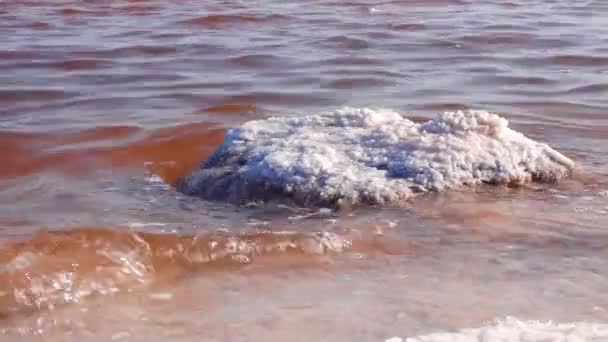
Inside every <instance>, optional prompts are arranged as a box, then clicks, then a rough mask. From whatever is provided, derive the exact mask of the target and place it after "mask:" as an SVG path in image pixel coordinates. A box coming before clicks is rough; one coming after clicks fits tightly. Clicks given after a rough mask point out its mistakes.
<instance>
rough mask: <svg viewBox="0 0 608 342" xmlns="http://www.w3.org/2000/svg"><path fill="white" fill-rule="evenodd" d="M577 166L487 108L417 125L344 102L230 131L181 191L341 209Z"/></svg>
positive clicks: (556, 173) (534, 177) (553, 176)
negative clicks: (334, 107) (325, 110)
mask: <svg viewBox="0 0 608 342" xmlns="http://www.w3.org/2000/svg"><path fill="white" fill-rule="evenodd" d="M573 167H574V162H573V161H572V160H570V159H569V158H567V157H565V156H564V155H562V154H560V153H559V152H557V151H555V150H554V149H552V148H551V147H549V146H548V145H546V144H543V143H539V142H536V141H533V140H531V139H529V138H527V137H525V136H524V135H523V134H521V133H519V132H516V131H514V130H512V129H510V128H509V127H508V122H507V120H505V119H503V118H501V117H499V116H498V115H495V114H491V113H488V112H485V111H474V110H471V111H464V112H463V111H458V112H446V113H443V114H441V115H439V116H438V117H437V118H436V119H434V120H431V121H428V122H426V123H422V124H419V123H415V122H413V121H410V120H408V119H406V118H403V117H402V116H401V115H400V114H399V113H397V112H394V111H391V110H372V109H367V108H362V109H358V108H349V107H346V108H342V109H338V110H336V111H334V112H328V113H322V114H318V115H309V116H303V117H275V118H270V119H267V120H259V121H252V122H248V123H246V124H244V125H243V126H241V127H239V128H236V129H233V130H230V131H229V132H228V133H227V134H226V137H225V140H224V143H223V144H222V145H221V146H220V147H219V148H218V149H217V150H216V151H215V152H214V153H213V154H212V156H211V157H210V158H209V159H208V160H207V161H205V162H203V164H202V165H201V167H200V168H199V169H197V170H195V171H194V172H192V173H191V174H190V175H188V176H187V177H186V178H185V179H184V181H183V182H182V184H181V189H182V190H183V191H184V192H185V193H188V194H192V195H198V196H202V197H204V198H209V199H221V200H228V201H232V202H236V203H244V202H247V201H250V200H252V199H253V200H269V199H274V198H277V197H283V198H290V199H291V200H293V201H294V202H296V203H299V204H302V205H308V206H319V205H329V206H337V207H340V206H342V205H349V204H358V203H373V204H383V203H398V202H401V201H404V200H408V199H411V198H412V197H414V196H416V195H417V194H420V193H425V192H428V191H441V190H445V189H450V188H455V187H460V186H463V185H477V184H481V183H491V184H509V185H514V184H515V185H517V184H522V183H525V182H529V181H539V182H554V181H558V180H559V179H560V178H562V177H563V176H564V175H567V174H568V173H569V172H570V171H571V170H572V168H573Z"/></svg>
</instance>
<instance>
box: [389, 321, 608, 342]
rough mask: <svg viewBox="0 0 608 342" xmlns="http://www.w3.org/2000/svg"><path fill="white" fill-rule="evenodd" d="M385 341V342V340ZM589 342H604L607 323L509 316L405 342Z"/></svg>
mask: <svg viewBox="0 0 608 342" xmlns="http://www.w3.org/2000/svg"><path fill="white" fill-rule="evenodd" d="M387 341H388V340H387ZM482 341H483V342H507V341H508V342H591V341H598V342H599V341H608V324H599V323H569V324H554V323H551V322H548V323H543V322H536V321H528V322H523V321H519V320H517V319H515V318H512V317H509V318H507V319H505V320H504V321H500V322H497V323H495V324H492V325H489V326H485V327H482V328H478V329H463V330H459V331H454V332H442V333H434V334H430V335H425V336H419V337H411V338H407V339H405V342H482Z"/></svg>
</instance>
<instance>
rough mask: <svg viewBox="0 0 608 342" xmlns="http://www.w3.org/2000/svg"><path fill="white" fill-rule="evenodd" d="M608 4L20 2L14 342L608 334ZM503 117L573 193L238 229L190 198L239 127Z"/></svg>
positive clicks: (289, 215) (0, 115) (10, 111)
mask: <svg viewBox="0 0 608 342" xmlns="http://www.w3.org/2000/svg"><path fill="white" fill-rule="evenodd" d="M607 99H608V2H604V1H600V0H595V1H594V0H585V1H578V2H570V1H547V0H537V1H536V0H535V1H523V0H521V1H520V0H512V1H499V0H495V1H494V0H409V1H386V2H374V1H367V0H355V1H328V0H318V1H316V0H315V1H310V2H306V3H303V2H301V1H271V0H268V1H266V0H264V1H236V0H234V1H233V0H227V1H208V2H200V1H187V0H158V1H152V0H150V1H147V0H138V1H136V0H130V1H88V0H86V1H85V0H78V1H58V2H56V1H49V0H39V1H33V0H32V1H25V0H24V1H10V0H9V1H2V2H0V146H2V147H3V152H4V154H3V155H4V158H3V161H2V163H1V164H0V244H1V245H0V318H1V320H0V334H2V338H1V339H2V341H5V340H6V341H21V340H24V341H30V340H32V339H34V338H40V339H41V340H44V341H65V340H74V341H80V340H82V339H83V338H88V339H90V340H99V341H107V340H128V341H155V340H158V341H169V340H170V341H194V340H208V341H241V340H243V341H248V340H261V339H263V340H273V341H274V340H277V341H278V340H284V339H287V340H290V341H300V340H301V341H311V340H312V341H314V340H327V341H346V340H377V341H382V340H384V339H385V338H387V337H390V336H396V335H398V336H414V335H418V334H423V333H428V332H432V331H437V330H439V331H443V330H447V329H457V328H464V327H477V326H480V325H483V324H484V323H486V322H487V321H489V320H492V319H494V318H501V317H505V316H516V317H519V318H521V319H540V320H555V321H564V322H573V321H590V322H608V301H607V300H606V296H605V293H606V290H608V268H607V267H606V264H607V262H608V254H607V250H608V249H607V247H608V231H607V230H606V229H607V228H606V227H608V219H607V215H608V181H607V178H606V176H607V175H608V168H607V167H606V165H607V163H608V147H607V146H608V100H607ZM342 105H349V106H371V107H387V108H393V109H397V110H400V111H402V112H403V113H404V115H405V116H408V117H410V118H414V119H427V118H430V117H432V116H433V115H434V114H436V113H437V112H440V111H444V110H454V109H463V108H482V109H486V110H489V111H492V112H496V113H499V114H500V115H502V116H504V117H506V118H508V119H509V120H510V122H511V125H512V126H513V127H514V128H516V129H518V130H520V131H522V132H524V133H525V134H526V135H528V136H530V137H532V138H534V139H537V140H541V141H545V142H547V143H549V144H551V145H552V146H554V147H555V148H556V149H558V150H560V151H562V152H564V153H566V154H567V155H569V156H571V157H572V158H574V159H575V161H576V162H577V164H578V165H579V170H578V172H577V174H576V175H575V176H574V177H572V178H571V179H569V180H567V181H565V182H564V183H562V184H560V185H558V186H555V187H549V188H547V187H542V188H535V187H528V188H523V189H503V188H493V187H489V188H481V189H476V190H475V191H473V190H471V191H467V192H452V193H446V194H437V195H430V196H427V197H425V198H422V199H420V200H416V201H414V202H412V203H411V204H410V205H409V206H408V207H407V208H361V209H357V210H355V211H353V212H345V213H338V214H335V213H328V212H325V211H322V212H311V211H309V210H305V209H302V208H287V207H277V208H274V207H273V208H265V209H259V208H236V207H232V206H230V205H224V204H221V203H208V202H205V201H201V200H198V199H195V198H188V197H186V196H184V195H181V194H179V193H178V192H176V191H174V190H173V188H172V186H171V185H172V184H174V183H175V182H176V181H177V180H178V179H179V178H180V177H182V176H183V175H185V174H186V173H187V172H188V171H190V170H192V169H194V168H195V167H196V166H197V165H198V164H199V162H200V161H201V160H203V159H204V158H205V157H206V156H207V155H208V154H209V153H210V152H211V151H212V150H213V148H214V147H215V146H217V145H218V144H219V143H220V142H221V141H222V139H223V133H224V131H225V129H226V128H229V127H234V126H236V125H238V124H240V123H243V122H246V121H248V120H252V119H260V118H264V117H268V116H271V115H299V114H304V113H316V112H320V111H324V110H328V109H333V108H335V107H339V106H342Z"/></svg>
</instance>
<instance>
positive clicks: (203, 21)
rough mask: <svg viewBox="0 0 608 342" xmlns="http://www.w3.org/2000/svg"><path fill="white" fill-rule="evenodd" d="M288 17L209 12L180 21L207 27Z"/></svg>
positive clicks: (257, 22) (277, 19) (263, 21)
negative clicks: (208, 13)
mask: <svg viewBox="0 0 608 342" xmlns="http://www.w3.org/2000/svg"><path fill="white" fill-rule="evenodd" d="M287 18H288V17H286V16H283V15H261V16H256V15H245V14H242V15H238V14H210V15H205V16H201V17H197V18H191V19H186V20H183V21H181V22H180V24H184V25H195V26H201V27H207V28H213V27H218V26H225V25H233V24H247V23H250V24H260V23H267V22H273V23H274V22H276V21H279V20H285V19H287Z"/></svg>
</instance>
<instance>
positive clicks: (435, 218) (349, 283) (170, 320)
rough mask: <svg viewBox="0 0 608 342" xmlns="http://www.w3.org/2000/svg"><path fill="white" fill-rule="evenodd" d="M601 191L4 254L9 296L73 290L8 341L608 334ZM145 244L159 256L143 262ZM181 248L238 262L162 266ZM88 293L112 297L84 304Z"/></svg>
mask: <svg viewBox="0 0 608 342" xmlns="http://www.w3.org/2000/svg"><path fill="white" fill-rule="evenodd" d="M598 184H601V183H599V182H593V183H592V185H588V184H586V183H585V181H584V180H580V179H571V180H568V181H566V182H564V183H562V184H560V185H559V186H557V187H552V188H547V187H542V188H540V187H539V188H525V189H509V188H502V187H499V188H495V187H488V188H480V189H477V190H476V191H463V192H459V191H454V192H449V193H445V194H436V195H430V196H427V197H424V198H421V199H420V200H419V201H415V202H412V203H410V205H409V206H407V207H401V208H384V209H378V208H368V209H366V208H360V209H355V210H353V211H350V212H341V213H332V212H328V211H325V210H319V211H312V212H311V211H306V210H304V209H298V208H287V207H283V206H278V207H277V208H274V209H269V208H250V209H240V211H245V212H246V214H243V215H244V216H243V217H240V218H239V217H237V216H235V215H229V216H230V217H229V219H227V221H226V219H223V220H224V221H221V220H222V219H221V218H218V220H220V221H221V222H223V224H222V225H223V227H224V228H221V229H218V230H215V231H213V230H211V229H210V228H209V227H202V228H201V227H199V228H198V229H197V228H196V227H190V228H182V230H178V231H172V230H170V229H168V228H170V225H163V224H160V223H154V222H148V223H145V222H141V223H138V224H135V223H132V224H131V226H130V227H110V228H81V229H73V228H72V229H69V230H68V231H66V232H61V231H59V232H53V230H51V232H49V233H39V234H38V235H36V236H34V237H33V238H30V237H23V236H22V237H20V238H18V240H19V241H21V242H14V241H13V240H14V238H11V239H8V240H5V242H4V246H5V247H6V248H5V249H4V251H5V252H6V251H10V253H12V254H10V253H9V255H7V254H6V253H5V254H3V255H4V256H3V258H9V259H10V260H12V261H13V262H12V264H11V265H13V266H15V265H16V266H15V267H16V268H13V269H11V270H8V269H7V268H6V267H4V268H3V270H2V274H1V275H2V276H3V277H8V278H5V279H9V282H8V284H11V285H10V286H12V288H11V287H9V288H6V289H2V290H3V292H4V295H6V293H10V292H11V290H15V289H16V288H17V285H16V284H18V282H17V281H18V280H19V279H21V280H23V279H25V282H26V285H27V286H29V288H30V289H31V288H32V284H41V283H40V282H38V283H35V282H33V279H34V280H35V279H36V277H42V278H41V279H47V280H48V279H50V278H49V276H50V275H52V274H58V272H60V273H61V272H63V273H70V272H71V274H72V276H73V277H74V278H72V279H74V280H73V282H68V284H69V286H66V285H65V284H64V285H62V286H59V287H57V286H55V287H56V288H55V290H53V289H52V288H53V283H52V282H50V283H48V282H47V283H44V282H43V283H44V284H51V285H50V287H48V288H46V289H44V290H42V291H39V292H35V291H31V292H30V295H31V294H34V297H36V296H37V298H43V297H44V298H47V299H48V298H55V300H56V303H54V304H53V305H50V306H49V305H48V303H49V302H44V300H43V301H42V302H39V303H42V304H44V305H38V306H37V305H36V304H28V302H27V301H25V302H24V301H19V300H17V301H16V304H15V305H16V306H15V307H16V308H17V309H16V310H13V311H9V312H4V319H3V320H2V321H1V322H0V333H1V334H2V335H3V337H4V339H3V340H6V341H22V340H27V341H31V340H35V339H36V338H38V339H39V340H44V341H69V340H74V341H76V340H82V338H87V339H88V340H91V341H109V340H118V341H120V340H124V341H195V340H201V339H203V340H205V341H250V340H260V339H262V340H267V341H279V340H281V341H282V340H290V341H311V340H318V341H352V340H359V341H361V340H365V341H368V340H369V341H384V340H386V339H388V338H391V337H396V336H401V337H404V338H405V337H413V336H424V335H427V334H431V333H436V332H445V331H453V330H460V329H465V328H478V327H484V326H488V325H491V324H493V323H492V322H494V321H495V320H497V319H498V320H507V322H509V321H508V320H509V319H510V318H508V317H511V316H512V317H517V319H519V320H522V321H528V320H532V321H537V320H538V321H541V322H549V321H552V322H557V323H560V322H563V323H572V322H589V323H601V322H607V321H608V300H606V297H605V289H607V288H608V274H607V273H606V272H605V263H606V260H608V252H607V251H608V248H606V247H608V234H606V232H605V231H604V230H603V229H602V228H601V226H600V225H598V222H603V220H605V215H606V207H607V206H608V197H606V192H605V190H603V189H601V188H598ZM156 191H158V192H157V193H156V194H155V196H156V198H157V199H158V200H159V201H166V203H168V202H172V201H178V200H176V199H175V198H174V197H171V196H169V195H170V194H173V190H171V189H170V188H162V189H161V190H158V189H157V190H156ZM161 193H164V194H165V196H159V194H161ZM131 195H132V194H131ZM174 195H175V196H177V195H176V194H174ZM181 200H188V201H190V199H181ZM166 203H165V204H166ZM188 203H190V204H191V205H195V204H194V203H196V201H192V202H188ZM161 207H162V206H161ZM157 210H160V209H157ZM248 210H249V211H248ZM185 212H187V211H185ZM194 213H195V214H196V215H199V214H200V213H199V212H198V211H195V212H194ZM539 213H542V214H541V215H539ZM146 215H148V219H150V218H152V217H154V210H149V211H148V212H147V214H146ZM185 219H186V218H184V220H185ZM227 222H231V223H227ZM226 227H227V228H226ZM45 234H46V235H45ZM79 234H80V235H79ZM327 237H332V239H333V240H332V239H330V240H329V242H328V240H327V239H326V238H327ZM140 240H141V241H144V245H145V246H146V248H147V249H146V251H148V250H149V251H151V252H149V253H151V254H145V253H144V254H138V255H135V256H134V254H132V253H131V254H129V253H130V252H132V251H133V250H140V249H138V248H139V247H138V248H133V247H132V246H139V243H141V242H139V241H140ZM176 241H177V242H176ZM231 241H232V242H231ZM234 241H236V244H235V242H234ZM129 243H131V244H133V245H129ZM178 243H183V244H184V245H188V244H189V246H198V247H197V248H198V249H196V251H197V252H200V251H201V250H204V248H208V247H204V246H212V245H213V246H221V247H222V248H223V249H222V251H229V252H230V253H232V254H230V253H228V254H226V253H224V254H222V257H221V258H220V257H215V259H214V258H213V257H211V255H212V252H211V249H210V250H209V251H207V250H205V251H204V253H203V254H205V253H206V254H205V255H207V256H209V257H206V258H202V259H201V258H200V257H199V256H196V255H195V254H193V253H192V251H193V249H192V248H191V249H186V251H183V250H179V249H177V248H174V250H175V251H177V252H175V253H177V255H173V254H171V255H170V258H169V259H170V261H163V260H164V259H162V258H163V257H166V256H167V255H169V254H167V251H168V250H170V249H171V248H173V247H175V246H177V245H178ZM282 243H283V245H281V244H282ZM200 246H203V247H200ZM235 246H236V247H235ZM251 246H253V247H251ZM281 246H283V247H281ZM34 248H35V249H34ZM209 248H211V247H209ZM214 248H215V247H214ZM32 250H36V251H39V252H41V251H43V252H44V253H47V254H46V255H43V256H45V257H46V260H48V261H49V263H48V264H45V263H44V262H38V261H36V262H34V263H31V260H30V263H29V264H27V263H25V264H23V263H22V264H19V263H15V260H17V259H18V257H19V256H21V257H24V256H28V255H29V254H27V252H28V251H30V252H31V251H32ZM243 251H244V252H243ZM161 252H162V253H161ZM241 252H243V253H241ZM62 253H64V254H62ZM146 253H148V252H146ZM171 253H173V252H171ZM62 255H64V256H69V258H67V259H66V258H64V259H62ZM108 255H111V256H112V257H108ZM141 255H144V256H149V255H152V259H153V260H152V261H148V260H149V259H145V258H143V257H142V256H141ZM197 255H198V254H197ZM243 255H244V256H245V257H246V259H243V258H241V257H242V256H243ZM226 256H228V258H226ZM235 256H236V257H235ZM51 258H56V259H51ZM159 258H160V259H159ZM22 259H23V258H22ZM3 260H4V259H3ZM43 260H44V259H43ZM57 260H63V261H66V260H68V261H69V262H67V263H65V262H64V264H63V265H64V266H61V265H62V263H61V262H58V261H57ZM108 260H110V261H111V262H109V261H108ZM159 260H160V261H159ZM184 260H185V261H184ZM74 262H76V263H79V266H78V267H79V268H78V267H77V268H73V267H74V266H73V264H74ZM147 262H149V264H147ZM87 263H88V264H87ZM108 263H110V265H108ZM4 264H5V265H8V264H10V263H4ZM19 265H21V266H19ZM24 265H25V266H24ZM70 265H71V266H70ZM114 266H117V267H114ZM19 267H21V268H19ZM58 267H59V269H58ZM61 267H64V268H61ZM71 267H72V268H71ZM112 267H114V268H112ZM125 268H126V269H127V270H128V272H127V271H125ZM138 270H140V271H141V272H140V273H138ZM142 270H143V271H142ZM146 270H147V271H146ZM150 270H152V271H150ZM11 272H12V273H11ZM104 272H105V273H104ZM45 276H46V277H47V278H44V277H45ZM78 277H80V280H79V281H78V280H77V279H78ZM90 279H93V280H99V281H101V283H102V285H103V286H98V288H97V291H96V292H95V291H92V292H91V291H90V292H91V293H92V294H91V293H88V295H84V296H81V297H77V296H74V295H75V294H78V293H82V292H78V291H79V288H78V284H81V285H82V284H83V283H85V282H86V281H88V280H90ZM100 279H101V280H100ZM104 279H105V280H106V281H109V280H112V281H114V283H103V280H104ZM125 279H126V280H125ZM28 281H30V283H28ZM104 284H105V285H104ZM104 286H105V287H104ZM80 289H82V287H81V288H80ZM56 290H57V291H59V292H57V291H56ZM104 290H105V291H104ZM45 291H46V292H45ZM57 293H59V295H58V296H55V297H53V296H51V294H55V295H56V294H57ZM45 296H46V297H45ZM62 296H63V297H62ZM59 297H61V298H60V299H61V300H58V299H57V298H59ZM76 297H77V298H76ZM74 298H76V299H74ZM4 307H6V306H4ZM518 322H519V321H518ZM598 329H599V328H598ZM569 331H570V330H569ZM600 333H601V332H597V336H599V337H598V339H597V341H602V338H604V337H602V336H606V335H601V334H600ZM431 336H433V335H431ZM522 336H523V335H522ZM555 336H558V335H555ZM564 336H565V335H564ZM562 337H563V336H562ZM606 338H608V337H606ZM473 340H474V339H473ZM520 340H522V341H523V340H525V339H523V338H522V339H520ZM583 340H585V339H583ZM604 340H606V339H604ZM432 341H435V340H433V339H432ZM436 341H443V340H439V339H437V340H436ZM447 341H449V339H447ZM467 341H468V340H467ZM490 341H492V339H490ZM549 341H553V340H551V339H549Z"/></svg>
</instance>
